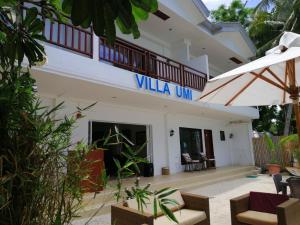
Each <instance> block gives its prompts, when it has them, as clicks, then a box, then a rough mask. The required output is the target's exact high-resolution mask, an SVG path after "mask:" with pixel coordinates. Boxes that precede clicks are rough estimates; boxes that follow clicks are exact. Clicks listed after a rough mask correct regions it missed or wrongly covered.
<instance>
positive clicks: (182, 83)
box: [179, 64, 185, 87]
mask: <svg viewBox="0 0 300 225" xmlns="http://www.w3.org/2000/svg"><path fill="white" fill-rule="evenodd" d="M179 71H180V78H181V84H180V85H181V86H182V87H184V86H185V81H184V66H183V65H182V64H180V65H179Z"/></svg>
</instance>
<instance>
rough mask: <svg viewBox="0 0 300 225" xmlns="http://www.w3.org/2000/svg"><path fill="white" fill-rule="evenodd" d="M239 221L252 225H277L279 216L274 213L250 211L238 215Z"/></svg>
mask: <svg viewBox="0 0 300 225" xmlns="http://www.w3.org/2000/svg"><path fill="white" fill-rule="evenodd" d="M236 218H237V220H238V221H239V222H241V223H246V224H251V225H277V224H278V222H277V215H275V214H272V213H265V212H257V211H252V210H248V211H246V212H242V213H239V214H237V216H236Z"/></svg>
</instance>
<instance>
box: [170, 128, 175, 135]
mask: <svg viewBox="0 0 300 225" xmlns="http://www.w3.org/2000/svg"><path fill="white" fill-rule="evenodd" d="M174 133H175V131H174V130H173V129H172V130H170V137H172V136H174Z"/></svg>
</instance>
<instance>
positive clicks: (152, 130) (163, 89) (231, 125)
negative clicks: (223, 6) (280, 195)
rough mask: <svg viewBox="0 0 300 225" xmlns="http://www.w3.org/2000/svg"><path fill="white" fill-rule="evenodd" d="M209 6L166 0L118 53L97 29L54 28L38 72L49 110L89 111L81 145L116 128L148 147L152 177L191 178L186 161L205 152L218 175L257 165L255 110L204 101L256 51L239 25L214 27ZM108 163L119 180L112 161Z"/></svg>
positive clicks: (123, 40)
mask: <svg viewBox="0 0 300 225" xmlns="http://www.w3.org/2000/svg"><path fill="white" fill-rule="evenodd" d="M208 16H209V11H208V9H207V8H206V7H205V5H204V4H203V2H202V1H201V0H185V1H182V0H159V11H158V12H156V13H155V14H151V15H150V17H149V19H148V20H147V21H145V22H142V23H140V26H139V27H140V31H141V37H140V38H139V39H137V40H134V39H133V38H132V37H131V35H123V34H121V33H120V32H118V34H117V36H118V39H117V41H116V43H115V46H113V47H110V46H109V45H108V44H107V42H106V40H105V38H104V37H101V38H98V37H97V36H96V35H94V34H93V32H92V30H91V29H87V30H83V29H80V28H77V27H73V26H71V25H66V24H60V25H58V23H53V24H51V23H50V22H49V21H47V23H46V27H45V36H46V37H47V39H48V42H47V43H45V46H46V47H45V48H46V52H47V56H48V63H47V65H45V66H43V67H34V68H33V69H32V70H33V71H32V73H33V75H34V77H35V78H36V80H37V90H38V92H39V94H40V96H41V98H42V101H43V103H44V104H46V105H50V106H51V105H52V106H54V105H55V104H58V103H60V102H61V101H64V102H65V107H64V109H63V110H62V112H60V113H61V115H56V117H57V118H60V117H61V116H63V115H64V114H70V113H72V112H74V111H76V107H77V106H79V107H85V106H88V105H89V104H92V103H94V102H97V104H96V105H95V106H94V107H93V108H92V109H90V110H89V111H87V112H85V117H84V118H83V119H81V120H79V122H78V125H77V127H76V129H75V132H74V134H73V140H74V142H76V141H80V140H84V141H86V142H90V143H91V142H92V141H95V140H96V139H99V138H101V137H102V136H103V135H105V134H107V131H108V130H109V129H110V128H112V127H113V126H115V125H116V126H118V127H119V129H120V130H121V131H122V132H123V133H124V134H125V135H126V136H128V137H129V138H130V139H131V140H132V141H133V142H134V143H135V144H136V145H137V146H139V145H141V144H143V143H144V142H145V141H146V140H147V147H146V148H145V150H144V152H142V154H143V155H144V156H146V155H147V156H149V159H150V160H151V162H152V163H153V165H154V175H160V174H161V169H162V167H169V169H170V173H177V172H180V171H183V169H184V165H183V162H182V159H181V157H182V156H181V154H182V153H184V152H189V153H190V154H191V155H192V156H193V157H196V156H197V155H199V154H200V153H201V152H202V153H204V154H206V155H207V157H208V158H210V159H214V160H215V161H214V162H212V163H211V164H210V166H211V167H214V166H215V167H223V166H229V165H253V164H254V159H253V148H252V125H251V120H252V119H255V118H258V111H257V109H255V108H253V107H224V106H221V105H211V104H203V103H199V102H197V98H198V97H199V96H200V94H201V91H202V90H203V88H204V86H205V83H206V81H207V79H209V78H211V77H214V76H216V75H218V74H220V73H223V72H225V71H228V70H231V69H233V68H235V67H237V66H239V64H243V63H247V62H248V61H249V58H250V57H252V56H254V54H255V47H254V45H253V43H252V42H251V40H250V39H249V37H248V36H247V34H246V32H245V30H244V29H243V28H242V26H241V25H240V24H239V23H217V24H215V23H212V22H210V21H209V20H208ZM116 154H117V150H113V151H111V152H110V153H105V156H104V157H105V165H106V167H107V168H108V169H109V167H110V169H109V173H110V174H111V175H113V172H114V171H113V165H112V164H111V157H112V155H116Z"/></svg>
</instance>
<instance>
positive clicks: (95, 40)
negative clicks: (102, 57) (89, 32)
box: [93, 33, 99, 61]
mask: <svg viewBox="0 0 300 225" xmlns="http://www.w3.org/2000/svg"><path fill="white" fill-rule="evenodd" d="M93 60H95V61H99V37H98V36H97V35H96V34H95V33H93Z"/></svg>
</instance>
